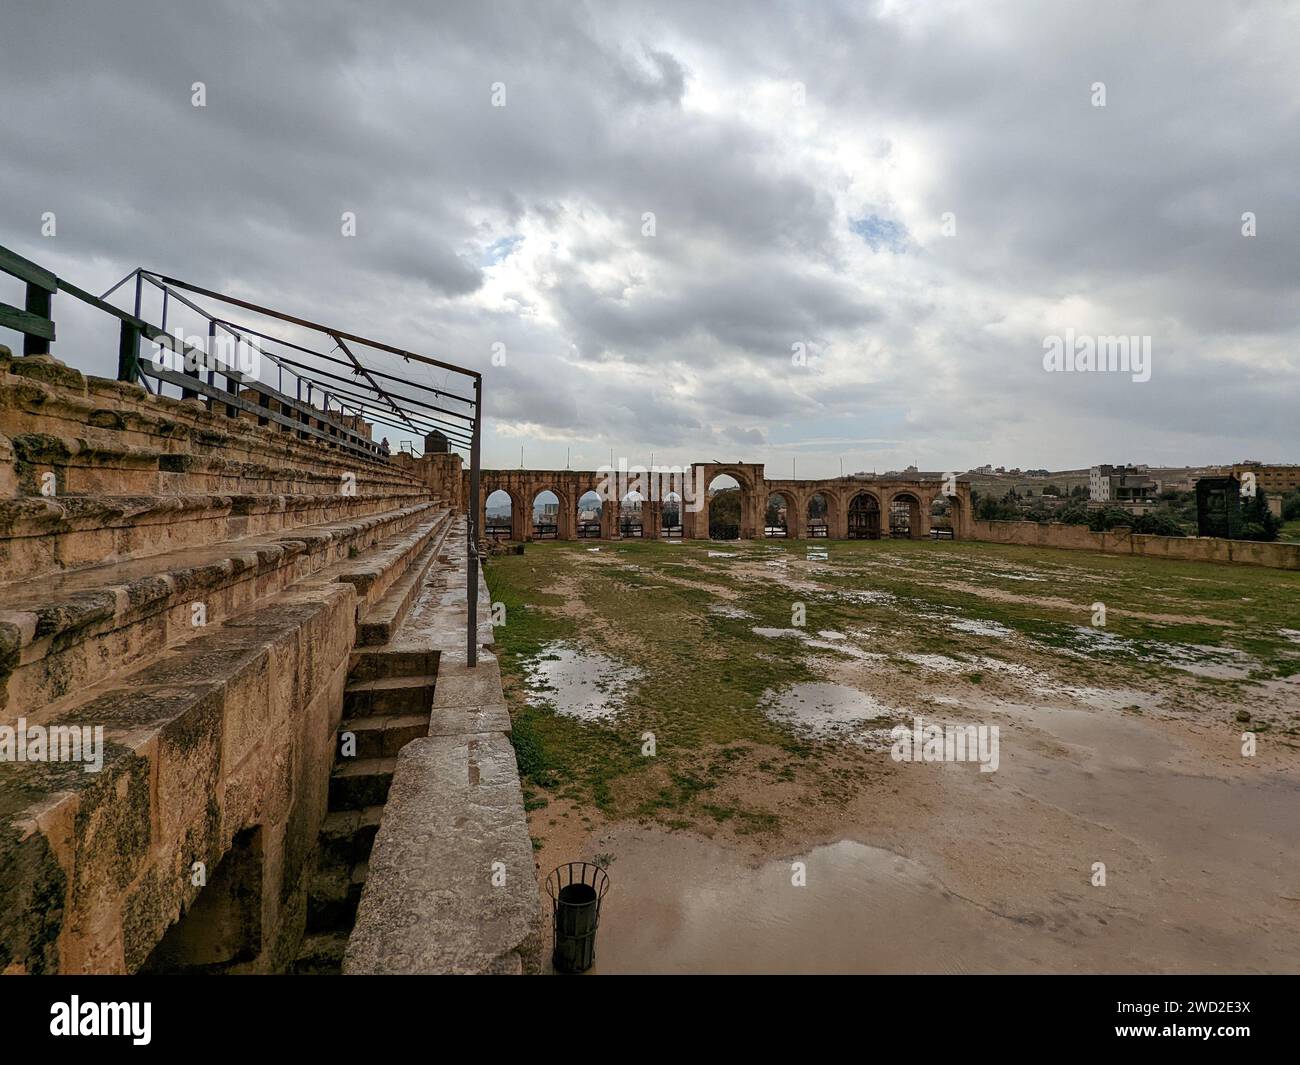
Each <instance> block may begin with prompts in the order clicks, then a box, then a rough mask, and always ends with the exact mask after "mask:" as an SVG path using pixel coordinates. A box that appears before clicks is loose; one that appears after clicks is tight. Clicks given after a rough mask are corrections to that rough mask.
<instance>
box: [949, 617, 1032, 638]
mask: <svg viewBox="0 0 1300 1065" xmlns="http://www.w3.org/2000/svg"><path fill="white" fill-rule="evenodd" d="M948 627H949V628H952V629H956V630H957V631H958V632H968V633H970V634H971V635H973V636H995V637H997V638H998V639H999V640H1005V639H1007V638H1008V637H1010V636H1014V635H1015V630H1014V629H1009V628H1007V626H1005V625H1003V624H1001V623H1000V622H997V621H981V620H980V619H979V618H962V619H961V620H960V621H949V622H948Z"/></svg>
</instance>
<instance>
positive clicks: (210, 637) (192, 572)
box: [0, 348, 451, 972]
mask: <svg viewBox="0 0 1300 1065" xmlns="http://www.w3.org/2000/svg"><path fill="white" fill-rule="evenodd" d="M326 421H327V419H326ZM46 493H49V494H46ZM450 526H451V515H450V513H449V511H448V510H447V509H446V508H445V507H443V506H442V505H441V503H440V501H439V500H438V499H437V498H435V497H433V496H432V494H431V493H430V491H429V490H428V488H427V486H426V484H425V483H424V482H423V480H421V479H420V478H419V477H417V476H415V475H414V474H413V473H412V472H411V470H410V469H409V468H405V469H404V468H402V466H401V465H400V464H398V463H396V462H393V463H390V462H385V461H383V460H380V459H372V458H369V457H366V456H358V455H356V454H355V453H351V452H348V451H346V450H344V449H343V448H338V449H335V448H334V447H332V446H330V445H329V444H322V442H321V441H319V440H318V439H317V440H312V441H310V442H308V441H306V440H304V439H301V438H300V434H299V433H298V432H296V431H295V430H293V429H289V428H285V427H278V428H277V427H276V426H274V425H273V424H272V425H270V426H265V425H259V424H258V420H257V418H256V417H252V418H249V417H239V418H229V417H227V415H226V411H225V409H224V406H220V405H219V406H218V407H217V409H215V410H213V409H209V408H208V406H207V405H206V404H205V403H203V402H201V401H198V400H184V401H183V400H178V399H170V398H165V397H157V396H151V395H149V394H148V393H146V392H145V390H144V389H142V388H140V387H137V386H134V385H126V384H122V383H119V382H116V381H103V380H99V379H96V378H89V377H83V376H82V375H81V374H79V373H77V372H76V371H74V370H71V369H69V368H67V367H66V366H63V365H62V364H60V363H58V362H56V361H54V360H52V359H50V358H49V357H33V358H26V359H14V358H12V357H11V356H10V354H9V352H8V351H7V349H3V348H0V726H5V727H8V728H10V729H16V728H17V727H18V726H19V724H20V723H22V724H23V725H24V726H25V727H26V728H27V729H29V730H30V729H32V728H33V727H36V728H39V729H50V730H53V729H55V728H59V729H71V728H73V727H76V728H78V729H80V728H81V727H83V726H84V727H86V728H88V729H92V730H93V729H94V728H101V729H102V730H103V738H104V741H105V743H104V749H103V755H104V757H103V767H102V769H100V770H99V771H98V772H86V771H85V769H84V766H83V765H82V764H69V763H68V762H67V761H62V762H60V761H40V760H31V761H27V762H25V763H13V762H10V761H6V762H5V763H3V764H0V972H133V971H137V970H140V969H144V968H151V967H156V966H157V965H158V964H159V963H160V959H162V960H165V961H166V962H167V963H168V965H170V966H171V967H172V968H173V969H181V970H183V971H235V972H239V971H277V970H283V969H285V968H288V967H289V966H290V964H291V963H292V962H293V960H294V958H295V957H296V956H297V953H298V947H299V943H300V940H301V938H302V930H303V926H304V923H305V921H306V918H307V901H306V900H307V891H306V886H307V883H308V881H309V880H310V879H311V878H312V877H313V876H314V874H315V870H316V868H317V863H316V847H317V844H318V841H319V840H320V839H321V838H322V832H321V829H322V825H323V823H324V821H325V819H326V813H327V805H328V804H329V802H330V799H331V797H332V796H333V795H334V794H335V792H337V794H338V796H339V802H340V803H344V802H361V801H362V799H363V798H364V796H365V795H366V794H367V793H369V794H371V795H373V796H374V801H373V802H369V803H363V806H366V805H368V806H372V807H373V806H376V805H377V804H378V803H381V802H382V799H383V785H382V774H375V775H374V776H373V777H371V778H368V777H366V776H365V775H364V774H356V775H354V778H353V779H351V780H349V776H348V774H342V775H341V776H340V781H339V782H338V783H335V782H332V781H331V777H330V766H331V762H332V760H333V755H334V753H335V749H336V744H337V740H336V736H337V732H338V727H339V723H340V718H341V716H342V715H343V714H344V713H347V715H348V717H349V718H352V717H354V716H355V717H356V718H357V719H358V722H360V721H361V719H362V718H364V717H366V716H367V714H366V713H365V711H366V710H370V711H371V713H370V714H369V715H368V716H370V717H371V718H373V720H370V721H366V722H364V724H358V726H357V739H358V743H359V745H360V748H361V749H362V750H364V751H365V752H366V754H365V756H364V758H362V757H359V759H358V762H357V763H356V764H355V765H353V766H351V767H349V768H351V769H352V770H356V769H357V768H359V766H360V764H361V762H362V761H371V760H373V759H376V758H382V757H384V756H385V755H384V752H385V751H386V750H392V751H394V752H395V749H396V748H395V746H394V745H396V744H397V743H398V742H399V739H400V737H402V736H407V735H415V734H417V732H416V730H415V728H414V722H413V721H406V722H402V723H401V724H397V725H395V727H393V728H392V729H391V730H390V729H389V728H388V727H385V726H387V725H388V724H389V721H388V717H387V716H386V707H387V706H388V705H389V703H390V702H391V698H392V697H391V696H375V695H370V694H366V689H365V687H364V685H365V684H366V683H367V681H368V680H377V679H379V678H378V675H376V676H374V677H367V673H366V671H367V670H368V669H370V670H373V669H375V668H378V667H376V666H374V665H368V664H367V661H366V659H367V657H368V656H369V655H370V654H371V652H370V651H361V652H357V653H355V654H354V651H355V648H356V645H357V642H358V640H360V641H361V643H362V646H363V647H366V648H368V647H370V646H372V645H375V646H378V645H382V644H383V643H384V642H385V641H386V640H387V639H388V638H389V636H390V635H391V633H392V632H393V630H394V629H395V628H396V627H397V626H399V625H400V624H401V621H402V619H403V618H404V617H405V616H406V614H407V613H408V612H409V611H410V608H411V606H412V604H413V603H414V601H415V598H416V596H417V594H418V591H419V588H420V584H421V581H422V579H423V578H424V576H425V575H426V574H427V572H428V570H429V567H430V566H431V565H433V564H434V563H436V562H437V561H438V559H439V557H440V551H441V550H442V545H443V544H444V542H445V540H446V537H447V533H448V530H449V528H450ZM354 658H355V661H354ZM384 668H387V667H386V666H385V667H384ZM422 668H423V667H422ZM353 673H355V674H356V675H355V676H353V675H352V674H353ZM352 685H360V686H361V687H359V688H358V689H357V691H356V692H355V693H349V694H345V689H346V688H347V687H349V686H352ZM345 705H346V707H347V709H346V710H345ZM408 716H409V715H408ZM381 721H382V722H384V725H381V724H380V722H381ZM427 728H428V721H427V713H426V718H425V722H424V729H423V730H420V732H419V733H418V734H423V732H424V731H427ZM51 734H52V733H51ZM87 735H89V734H87ZM388 757H391V755H388ZM349 789H350V790H349ZM367 789H369V792H368V791H367ZM349 795H350V796H351V798H350V799H349V798H348V796H349ZM340 809H344V807H343V806H340ZM354 812H355V813H356V818H355V820H357V822H358V824H357V826H356V828H355V830H354V832H353V835H354V836H355V835H357V834H358V833H360V837H364V835H365V831H366V829H365V828H364V826H363V825H361V824H360V821H361V819H362V817H363V809H362V807H355V808H354ZM372 834H373V832H372ZM323 838H324V839H326V840H331V841H332V840H333V835H332V833H331V831H327V832H325V833H324V837H323ZM354 842H355V841H354ZM245 852H246V853H245ZM249 856H252V858H253V859H255V860H253V861H247V860H245V859H246V858H248V857H249ZM200 869H201V870H203V873H202V875H200V872H199V870H200ZM250 869H251V870H255V876H256V882H257V891H256V892H255V893H253V892H250V891H249V890H248V887H247V883H246V882H245V881H244V880H241V879H240V878H241V877H247V876H248V875H250V874H249V873H248V870H250ZM205 877H206V884H205V883H203V880H204V878H205ZM250 898H255V899H256V905H255V906H253V908H252V909H247V906H248V905H251V904H250V903H249V901H248V900H249V899H250ZM240 906H244V907H245V909H242V910H241V909H239V907H240ZM232 929H234V930H235V931H232ZM235 932H238V934H235Z"/></svg>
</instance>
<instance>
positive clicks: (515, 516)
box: [478, 482, 532, 541]
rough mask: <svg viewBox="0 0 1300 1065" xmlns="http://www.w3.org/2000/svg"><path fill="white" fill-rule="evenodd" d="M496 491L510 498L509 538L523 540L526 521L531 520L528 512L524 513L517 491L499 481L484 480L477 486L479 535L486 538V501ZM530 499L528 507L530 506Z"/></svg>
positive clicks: (522, 503)
mask: <svg viewBox="0 0 1300 1065" xmlns="http://www.w3.org/2000/svg"><path fill="white" fill-rule="evenodd" d="M497 492H504V493H505V494H506V496H507V497H508V498H509V499H510V539H511V540H517V541H518V540H523V539H524V535H525V530H526V529H527V528H528V523H529V522H530V521H531V520H532V517H531V515H530V514H527V513H525V510H526V508H525V505H524V502H523V499H522V497H521V496H520V494H519V492H518V491H517V490H516V489H515V488H514V487H513V486H511V485H508V484H505V483H501V482H484V483H483V484H482V485H480V486H479V499H478V529H479V537H480V538H481V539H487V538H488V533H487V502H488V500H489V499H491V498H492V496H493V495H494V494H495V493H497ZM531 506H532V503H531V501H530V502H529V504H528V507H531Z"/></svg>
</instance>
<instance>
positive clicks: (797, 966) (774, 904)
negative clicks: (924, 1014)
mask: <svg viewBox="0 0 1300 1065" xmlns="http://www.w3.org/2000/svg"><path fill="white" fill-rule="evenodd" d="M604 845H605V846H608V847H610V848H611V849H612V852H613V854H614V857H615V864H614V865H613V866H612V867H611V870H610V876H611V877H612V878H613V880H614V883H615V885H616V887H617V890H618V895H617V896H615V895H614V893H613V892H611V895H610V902H609V903H608V904H607V906H606V907H605V908H604V909H602V911H601V923H600V933H599V935H600V940H599V950H598V955H597V962H596V968H595V971H596V972H599V973H631V972H636V973H773V972H781V973H938V972H953V973H961V972H971V971H984V972H987V971H996V970H1000V969H1002V970H1005V969H1010V968H1015V967H1016V966H1017V964H1019V965H1021V966H1024V967H1027V968H1032V969H1034V970H1035V971H1044V970H1045V969H1046V968H1048V966H1049V964H1050V960H1049V961H1042V962H1038V963H1036V964H1030V965H1027V966H1026V965H1025V963H1024V962H1023V961H1018V960H1017V959H1016V958H1015V952H1016V951H1017V944H1019V942H1020V939H1021V938H1022V937H1023V932H1020V931H1018V933H1017V934H1016V935H1001V936H999V935H992V934H990V931H991V922H992V921H994V920H995V919H994V918H991V917H990V915H989V913H988V912H987V910H985V909H983V908H981V907H979V906H977V905H975V904H973V903H971V902H968V901H966V900H965V899H962V898H959V897H958V896H956V895H954V894H953V893H952V892H950V891H949V890H947V888H946V887H945V886H944V885H943V884H942V883H941V882H940V881H938V880H937V879H936V878H935V876H934V875H933V874H932V873H931V872H930V871H929V870H928V869H927V868H926V867H925V866H924V865H922V864H921V863H920V862H917V861H914V860H912V859H910V858H906V857H903V856H902V855H900V854H895V853H894V852H892V851H888V850H884V849H882V848H879V847H870V846H867V845H865V844H862V843H858V842H856V841H854V840H840V841H839V842H837V843H831V844H827V845H825V846H820V847H814V848H812V849H811V850H809V851H807V852H805V853H801V854H796V855H791V856H789V857H785V858H779V859H774V860H770V861H765V862H763V863H762V864H760V865H757V866H753V865H750V864H748V863H747V862H745V861H744V860H743V859H741V858H740V857H739V856H738V855H736V854H735V853H734V852H733V851H730V850H728V849H726V848H724V847H722V846H719V845H718V844H716V843H712V842H709V841H707V840H699V839H695V838H693V837H689V836H684V835H680V834H669V833H662V832H649V831H645V830H642V831H640V832H638V833H636V834H628V835H626V836H623V835H621V834H620V836H617V837H616V838H614V839H611V840H609V841H608V843H606V844H604ZM795 862H799V863H801V866H802V870H803V878H804V879H803V883H804V886H801V887H796V886H795V885H794V882H793V881H795V880H796V879H797V876H796V873H797V867H795V866H794V864H793V863H795ZM1008 951H1010V952H1013V953H1012V954H1011V955H1008V953H1007V952H1008ZM1050 957H1051V956H1050V955H1048V958H1049V959H1050Z"/></svg>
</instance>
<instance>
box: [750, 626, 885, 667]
mask: <svg viewBox="0 0 1300 1065" xmlns="http://www.w3.org/2000/svg"><path fill="white" fill-rule="evenodd" d="M750 631H752V632H753V633H754V635H755V636H764V637H766V638H767V639H769V640H777V639H781V638H782V637H786V636H793V637H794V638H795V639H796V640H799V641H800V642H801V643H802V644H803V645H804V646H805V647H812V648H816V649H817V650H820V651H836V652H838V653H839V654H842V655H848V656H849V657H850V658H856V659H858V660H859V661H861V662H883V661H884V660H885V656H884V655H882V654H876V653H875V652H874V651H864V650H863V649H862V648H861V647H854V646H853V644H851V643H848V642H847V641H846V640H845V638H844V635H843V634H842V633H838V632H834V633H832V632H830V630H826V631H825V632H821V633H818V636H821V637H823V638H822V639H814V638H813V637H812V636H810V635H809V634H808V633H806V632H804V630H803V629H775V628H770V627H768V626H765V625H755V626H754V627H753V629H751V630H750ZM828 633H829V635H828Z"/></svg>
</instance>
